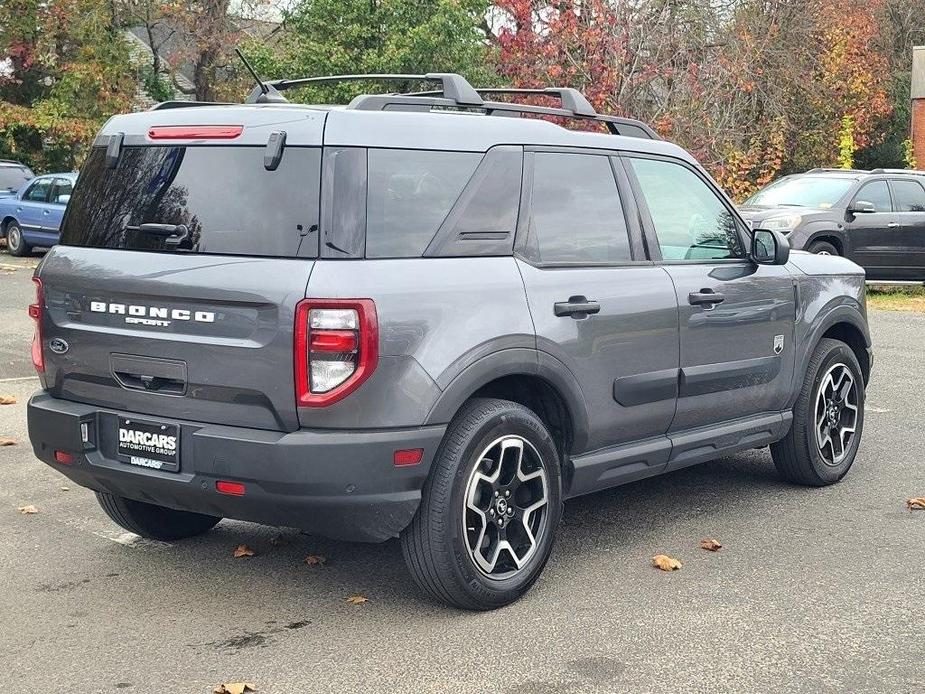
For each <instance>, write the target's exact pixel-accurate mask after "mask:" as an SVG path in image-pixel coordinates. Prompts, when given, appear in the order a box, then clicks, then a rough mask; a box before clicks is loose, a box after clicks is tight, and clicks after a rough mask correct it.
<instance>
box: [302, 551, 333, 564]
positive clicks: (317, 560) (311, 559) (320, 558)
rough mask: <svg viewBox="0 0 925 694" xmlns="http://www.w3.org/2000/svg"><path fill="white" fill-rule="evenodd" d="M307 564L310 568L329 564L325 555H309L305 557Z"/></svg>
mask: <svg viewBox="0 0 925 694" xmlns="http://www.w3.org/2000/svg"><path fill="white" fill-rule="evenodd" d="M305 563H306V564H308V565H309V566H316V565H323V564H327V563H328V558H327V557H326V556H324V555H323V554H309V555H308V556H307V557H305Z"/></svg>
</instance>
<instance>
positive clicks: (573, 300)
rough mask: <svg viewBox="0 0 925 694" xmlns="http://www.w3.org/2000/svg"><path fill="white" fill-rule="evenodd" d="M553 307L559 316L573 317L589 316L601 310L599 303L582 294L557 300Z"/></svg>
mask: <svg viewBox="0 0 925 694" xmlns="http://www.w3.org/2000/svg"><path fill="white" fill-rule="evenodd" d="M552 308H553V312H554V313H555V314H556V315H557V316H559V317H561V316H571V317H572V318H587V317H588V316H590V315H592V314H594V313H600V311H601V305H600V304H599V303H597V302H596V301H589V300H588V298H587V297H585V296H580V295H579V296H570V297H569V299H568V301H557V302H556V303H555V304H553V307H552Z"/></svg>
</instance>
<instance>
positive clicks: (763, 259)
mask: <svg viewBox="0 0 925 694" xmlns="http://www.w3.org/2000/svg"><path fill="white" fill-rule="evenodd" d="M751 256H752V260H753V261H755V262H756V263H758V264H759V265H786V264H787V261H788V260H789V259H790V242H789V241H787V237H785V236H784V235H783V234H781V233H780V232H779V231H772V230H770V229H755V230H754V231H753V232H752V251H751Z"/></svg>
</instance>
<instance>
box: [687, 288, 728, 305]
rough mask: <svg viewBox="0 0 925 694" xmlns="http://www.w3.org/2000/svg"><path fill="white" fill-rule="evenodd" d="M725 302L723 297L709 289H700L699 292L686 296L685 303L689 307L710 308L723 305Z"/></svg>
mask: <svg viewBox="0 0 925 694" xmlns="http://www.w3.org/2000/svg"><path fill="white" fill-rule="evenodd" d="M725 300H726V297H725V296H723V295H722V294H719V293H718V292H714V291H713V290H712V289H709V288H705V289H701V290H700V291H699V292H691V293H690V294H688V295H687V302H688V303H689V304H690V305H691V306H702V305H706V306H710V307H712V306H713V305H715V304H721V303H723V302H724V301H725Z"/></svg>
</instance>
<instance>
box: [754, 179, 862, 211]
mask: <svg viewBox="0 0 925 694" xmlns="http://www.w3.org/2000/svg"><path fill="white" fill-rule="evenodd" d="M855 182H856V181H855V179H853V178H841V177H838V178H836V177H834V176H794V177H793V178H782V179H780V180H779V181H775V182H774V183H772V184H771V185H769V186H768V187H767V188H765V189H763V190H759V191H758V192H757V193H755V194H754V195H753V196H751V197H750V198H749V199H748V200H746V201H745V206H746V207H778V206H781V207H816V208H819V209H823V210H827V209H829V208H830V207H832V206H833V205H834V204H835V203H837V202H838V201H839V200H841V199H842V197H844V195H845V193H847V192H848V190H850V188H851V186H853V185H854V184H855Z"/></svg>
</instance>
